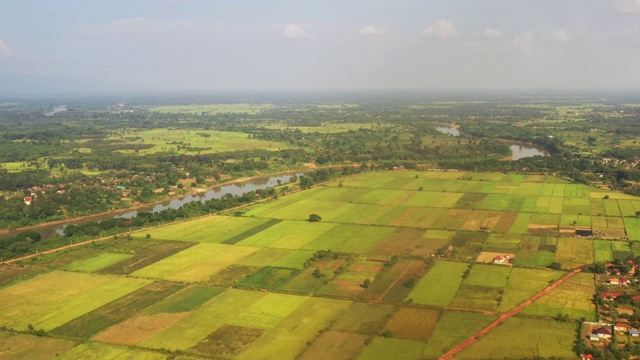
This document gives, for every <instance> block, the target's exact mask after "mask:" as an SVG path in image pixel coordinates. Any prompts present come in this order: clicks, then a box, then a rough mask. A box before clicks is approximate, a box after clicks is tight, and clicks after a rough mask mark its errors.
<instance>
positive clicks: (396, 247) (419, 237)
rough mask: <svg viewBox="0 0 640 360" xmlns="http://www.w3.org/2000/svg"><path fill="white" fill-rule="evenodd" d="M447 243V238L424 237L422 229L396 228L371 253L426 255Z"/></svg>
mask: <svg viewBox="0 0 640 360" xmlns="http://www.w3.org/2000/svg"><path fill="white" fill-rule="evenodd" d="M448 243H449V240H448V239H431V238H425V237H424V230H422V229H413V228H398V229H396V230H395V231H394V232H393V233H391V235H389V236H387V237H386V238H385V239H384V240H382V241H381V242H380V243H378V245H377V246H376V247H375V248H374V249H373V250H372V251H371V253H373V254H380V255H387V256H420V257H427V256H429V255H430V254H433V253H434V252H436V250H438V249H439V248H441V247H443V246H445V245H447V244H448Z"/></svg>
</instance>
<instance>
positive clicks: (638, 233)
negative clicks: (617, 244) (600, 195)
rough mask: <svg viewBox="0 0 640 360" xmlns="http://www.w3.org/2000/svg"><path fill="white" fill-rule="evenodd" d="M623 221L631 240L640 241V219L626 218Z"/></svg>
mask: <svg viewBox="0 0 640 360" xmlns="http://www.w3.org/2000/svg"><path fill="white" fill-rule="evenodd" d="M623 221H624V229H625V231H626V232H627V236H628V237H629V240H632V241H640V219H637V218H624V219H623Z"/></svg>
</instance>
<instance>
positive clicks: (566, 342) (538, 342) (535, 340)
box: [456, 317, 578, 359]
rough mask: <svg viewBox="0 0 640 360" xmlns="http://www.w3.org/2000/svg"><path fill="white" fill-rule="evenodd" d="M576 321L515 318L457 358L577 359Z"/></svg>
mask: <svg viewBox="0 0 640 360" xmlns="http://www.w3.org/2000/svg"><path fill="white" fill-rule="evenodd" d="M577 326H578V325H577V324H575V323H571V322H558V321H555V320H542V319H529V318H518V317H513V318H510V319H509V320H507V321H506V322H504V323H503V324H501V325H500V326H498V327H497V328H495V329H494V330H493V331H492V332H491V333H489V334H488V335H486V336H484V337H482V338H480V340H478V341H477V342H475V343H473V344H472V345H471V346H469V347H468V348H467V349H465V350H463V351H462V352H461V353H459V354H458V355H456V358H457V359H492V358H495V357H496V354H500V355H499V356H503V357H505V358H516V359H519V358H526V357H532V356H540V357H545V358H546V357H556V358H567V359H568V358H575V357H576V355H575V353H574V352H573V350H572V348H573V344H574V342H575V334H576V330H577Z"/></svg>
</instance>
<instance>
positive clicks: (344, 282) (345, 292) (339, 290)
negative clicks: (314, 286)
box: [318, 279, 364, 297]
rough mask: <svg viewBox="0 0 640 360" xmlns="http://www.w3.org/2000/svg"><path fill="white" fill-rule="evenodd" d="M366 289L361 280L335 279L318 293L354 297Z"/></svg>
mask: <svg viewBox="0 0 640 360" xmlns="http://www.w3.org/2000/svg"><path fill="white" fill-rule="evenodd" d="M363 290H364V288H363V287H362V283H361V282H356V281H354V280H351V279H333V280H332V281H331V282H330V283H329V284H327V285H325V286H323V287H322V288H320V290H318V293H320V294H325V295H335V296H344V297H353V296H356V295H358V294H359V293H361V292H362V291H363Z"/></svg>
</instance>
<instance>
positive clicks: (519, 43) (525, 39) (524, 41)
mask: <svg viewBox="0 0 640 360" xmlns="http://www.w3.org/2000/svg"><path fill="white" fill-rule="evenodd" d="M532 41H533V31H531V30H529V31H525V32H523V33H522V34H520V35H518V36H516V38H515V40H513V46H515V47H516V48H518V49H520V50H522V52H524V53H527V54H528V53H531V52H532V51H533V49H532V47H531V42H532Z"/></svg>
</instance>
